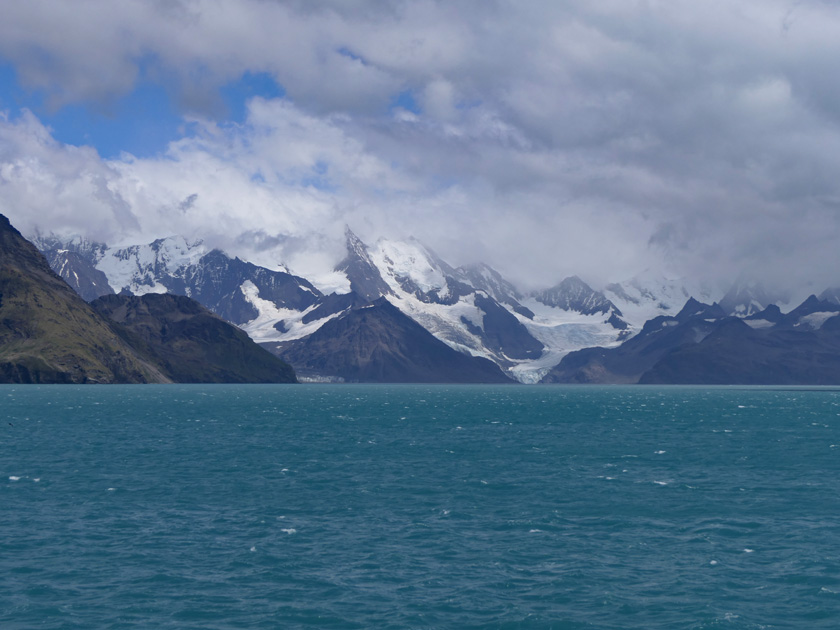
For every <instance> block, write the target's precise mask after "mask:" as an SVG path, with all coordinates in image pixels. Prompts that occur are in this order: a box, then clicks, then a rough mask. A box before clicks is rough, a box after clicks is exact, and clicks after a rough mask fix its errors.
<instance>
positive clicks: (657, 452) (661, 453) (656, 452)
mask: <svg viewBox="0 0 840 630" xmlns="http://www.w3.org/2000/svg"><path fill="white" fill-rule="evenodd" d="M665 452H666V451H655V452H654V453H653V454H654V455H664V454H665Z"/></svg>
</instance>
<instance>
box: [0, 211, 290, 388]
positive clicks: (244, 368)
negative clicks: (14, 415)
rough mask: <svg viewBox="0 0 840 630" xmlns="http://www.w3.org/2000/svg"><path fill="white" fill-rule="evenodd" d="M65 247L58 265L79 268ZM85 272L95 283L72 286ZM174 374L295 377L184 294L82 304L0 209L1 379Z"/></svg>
mask: <svg viewBox="0 0 840 630" xmlns="http://www.w3.org/2000/svg"><path fill="white" fill-rule="evenodd" d="M64 253H65V254H71V256H68V257H64V258H63V259H62V260H63V261H64V262H65V263H66V262H67V261H68V260H69V261H73V260H74V257H76V258H78V260H81V261H82V262H83V263H84V264H83V265H82V266H81V267H80V269H81V270H82V271H84V270H85V265H87V264H88V263H87V262H86V261H87V259H86V258H85V256H84V255H82V254H80V253H79V252H78V251H75V250H68V249H67V248H65V249H64ZM64 269H65V270H66V266H65V267H64ZM73 277H74V278H77V279H80V278H82V277H85V276H84V275H83V274H82V273H78V272H77V273H76V275H75V276H73ZM89 277H92V278H93V279H94V280H95V282H92V283H90V284H87V285H85V284H84V283H81V284H80V285H79V286H80V287H84V286H87V288H91V287H92V286H93V287H96V285H97V283H100V282H101V278H99V279H97V277H96V275H95V274H94V273H91V274H90V275H89ZM77 288H78V287H77ZM100 288H101V286H100ZM172 381H174V382H190V383H192V382H203V383H209V382H236V383H238V382H277V383H279V382H294V381H295V376H294V372H293V370H292V368H291V367H290V366H289V365H287V364H285V363H283V362H282V361H280V360H279V359H277V358H276V357H274V356H272V355H271V354H270V353H268V352H266V351H265V350H264V349H262V348H260V347H259V346H257V345H256V344H255V343H254V342H253V341H252V340H251V339H249V338H248V336H247V335H246V334H245V333H243V332H242V331H241V330H239V329H238V328H236V327H235V326H233V325H231V324H229V323H227V322H224V321H223V320H222V319H220V318H219V317H217V316H216V315H213V314H212V313H210V312H209V311H207V310H206V309H204V308H203V307H202V306H200V305H199V304H198V303H197V302H195V301H194V300H191V299H189V298H186V297H177V296H170V295H147V296H144V297H131V296H116V295H110V294H109V295H105V296H102V297H99V298H97V299H96V300H94V302H93V304H92V305H91V304H88V303H86V302H85V301H84V300H83V299H82V298H81V297H80V296H79V295H78V294H77V293H76V291H74V290H73V289H72V288H71V287H70V286H69V285H68V284H67V283H66V282H64V281H63V280H62V279H61V278H60V277H59V276H57V275H56V273H55V272H54V271H53V270H52V269H51V268H50V265H49V264H48V261H47V259H46V258H45V257H44V256H43V255H42V254H41V253H40V252H39V251H38V250H37V249H36V248H35V247H34V246H33V245H32V244H31V243H30V242H28V241H27V240H26V239H24V238H23V236H21V234H20V233H19V232H18V231H17V230H16V229H14V228H13V227H12V226H11V224H10V223H9V221H8V220H7V219H6V217H4V216H2V215H0V382H6V383H166V382H172Z"/></svg>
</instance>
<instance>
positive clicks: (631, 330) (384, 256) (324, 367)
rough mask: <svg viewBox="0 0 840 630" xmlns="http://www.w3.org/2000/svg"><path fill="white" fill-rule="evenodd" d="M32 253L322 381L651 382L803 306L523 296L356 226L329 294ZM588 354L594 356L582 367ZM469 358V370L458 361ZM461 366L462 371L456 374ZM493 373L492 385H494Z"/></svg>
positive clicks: (237, 275)
mask: <svg viewBox="0 0 840 630" xmlns="http://www.w3.org/2000/svg"><path fill="white" fill-rule="evenodd" d="M35 242H36V244H37V245H38V246H39V247H40V248H41V249H42V250H43V252H44V254H45V255H46V257H47V258H48V260H49V261H50V264H51V265H52V267H53V268H54V269H55V270H56V272H57V273H59V274H60V275H61V276H62V277H63V278H64V279H65V280H66V281H67V282H68V283H69V284H70V285H71V286H73V287H74V288H75V289H76V290H77V291H78V292H79V294H80V295H83V296H84V297H85V298H86V299H88V300H91V299H95V298H97V297H100V296H102V295H104V294H111V293H117V294H124V295H145V294H154V293H173V294H177V295H184V296H189V297H191V298H193V299H195V300H197V301H198V302H199V303H201V304H203V305H204V306H205V307H207V308H209V309H210V310H211V311H213V312H214V313H216V314H217V315H219V316H221V317H222V318H224V319H226V320H228V321H230V322H232V323H234V324H236V325H237V326H239V327H241V328H242V329H243V330H244V331H246V332H247V333H248V334H249V335H250V337H251V338H252V339H254V340H255V341H257V342H258V343H261V344H263V345H264V346H265V347H266V348H268V349H270V350H271V351H272V352H274V353H276V354H277V355H279V356H280V357H282V358H285V359H287V360H288V361H289V362H290V363H292V365H293V366H294V367H295V368H297V369H298V371H299V373H301V374H303V375H304V376H305V377H307V378H313V379H316V380H323V379H326V380H331V379H332V380H336V379H337V380H349V381H356V380H362V381H365V380H378V381H383V380H384V381H416V380H420V381H435V379H438V380H442V381H449V382H493V381H495V380H501V379H504V378H511V379H514V380H517V381H520V382H526V383H534V382H538V381H540V380H543V379H546V380H547V381H548V382H563V381H569V382H590V381H593V382H636V381H638V380H640V379H642V378H654V377H653V376H646V374H647V372H648V371H649V370H651V369H653V368H654V365H655V363H656V361H652V359H653V358H656V360H657V361H658V360H659V359H662V358H663V357H664V356H665V354H667V353H670V352H672V351H674V350H675V349H676V348H677V347H678V346H680V345H683V344H685V343H687V342H688V341H689V340H690V341H691V343H700V342H701V341H703V339H704V338H705V337H706V336H710V335H711V334H712V333H713V332H714V331H715V330H716V327H717V322H718V321H725V320H728V319H732V318H736V319H743V320H744V321H748V322H752V321H758V320H756V318H759V319H760V317H759V315H766V314H767V313H770V312H773V309H776V310H777V311H779V305H781V306H783V307H784V310H785V311H787V310H790V309H791V308H793V307H794V306H796V304H789V303H787V302H785V301H782V300H781V299H780V298H779V297H778V296H777V295H775V294H773V293H771V292H768V291H767V290H766V289H764V288H763V286H762V285H760V284H758V283H755V282H747V281H745V280H744V279H738V280H737V281H735V282H733V283H732V285H731V286H730V287H728V289H727V290H722V289H720V288H715V287H709V286H704V285H699V286H698V285H696V284H692V283H690V282H687V281H684V280H682V279H676V278H667V277H663V276H659V275H657V274H647V275H643V276H638V277H634V278H631V279H628V280H626V281H624V282H621V283H611V284H608V285H606V286H604V287H596V288H593V287H592V286H590V285H588V284H587V283H586V282H584V281H583V280H582V279H581V278H580V277H578V276H574V275H571V276H568V277H566V278H563V279H561V280H560V281H559V282H557V283H555V284H554V285H552V286H549V287H546V288H544V289H541V290H536V291H523V290H521V289H519V288H517V287H516V286H515V285H514V284H513V283H512V282H510V281H509V280H507V279H505V278H504V277H503V276H502V275H501V274H500V273H498V272H497V271H496V270H494V269H493V268H492V267H490V266H489V265H486V264H484V263H475V264H472V265H467V266H462V267H454V266H452V265H450V264H449V263H448V262H447V261H445V260H444V259H443V258H441V257H440V256H439V255H438V254H437V253H435V252H434V251H433V250H432V249H430V248H429V247H427V246H426V245H424V244H423V243H421V242H420V241H419V240H416V239H409V240H404V241H394V240H388V239H379V240H378V241H376V242H375V243H373V244H370V245H369V244H366V243H365V242H363V241H362V240H361V239H360V238H359V237H358V236H357V235H356V234H355V233H354V232H353V231H352V230H351V229H350V228H346V230H345V255H344V257H343V259H341V260H340V262H339V263H338V264H337V265H336V266H335V268H334V269H333V270H332V272H331V275H330V277H329V284H328V285H324V284H321V288H319V287H318V286H317V284H318V283H316V282H311V281H310V280H308V279H306V278H304V277H301V276H296V275H294V274H292V273H289V271H288V270H286V269H284V268H275V269H269V268H266V267H262V266H260V265H257V264H254V263H252V262H248V261H245V260H241V259H239V258H236V257H231V256H229V255H228V254H226V253H225V252H223V251H221V250H219V249H212V248H210V247H209V246H208V245H206V244H205V243H204V242H202V241H200V240H195V241H189V240H187V239H184V238H182V237H170V238H166V239H158V240H156V241H153V242H152V243H148V244H145V245H133V246H129V247H110V246H108V245H106V244H104V243H95V242H90V241H87V240H85V239H82V238H72V239H61V238H58V237H56V236H52V235H51V236H43V235H42V236H38V237H36V238H35ZM322 289H324V290H322ZM330 289H333V290H330ZM838 297H840V296H838V295H837V292H834V291H832V290H830V289H826V290H825V291H824V293H823V294H822V295H821V297H820V300H818V302H819V304H821V305H823V307H821V308H822V310H819V309H818V310H817V311H814V312H826V313H827V312H830V310H831V309H830V308H829V307H826V306H825V305H826V304H832V303H834V304H836V303H838ZM814 299H815V300H816V299H817V298H814ZM691 304H702V305H705V306H704V308H707V311H704V312H705V318H704V319H703V322H704V323H701V324H700V325H699V327H697V326H695V327H694V328H691V329H690V332H689V333H685V334H683V332H682V331H683V328H680V327H679V326H677V327H676V328H675V329H674V331H672V332H673V333H674V334H672V335H671V337H670V339H671V341H667V342H664V343H660V342H658V343H659V345H660V346H661V348H662V349H663V353H661V354H656V353H653V354H651V352H650V351H648V350H644V351H643V352H642V354H643V355H644V356H645V357H646V358H645V359H644V360H640V359H639V357H640V356H641V355H639V356H636V355H632V352H631V350H632V348H633V347H634V345H635V346H639V345H640V344H643V342H642V340H643V339H645V338H647V337H649V334H650V328H651V326H654V324H652V322H660V321H664V322H666V323H665V324H662V325H663V326H666V327H670V326H671V325H676V324H677V323H679V324H682V319H684V318H685V312H686V309H687V308H689V307H690V305H691ZM712 305H713V308H712ZM371 309H372V310H371ZM708 309H712V310H708ZM768 309H770V310H769V311H768ZM779 312H780V313H781V311H779ZM710 313H712V314H713V316H712V315H710ZM662 318H665V319H664V320H663V319H662ZM681 318H682V319H681ZM695 319H696V318H695ZM701 319H702V318H701ZM761 321H764V320H761ZM767 321H769V320H767ZM774 325H775V322H774ZM755 328H762V325H755ZM788 328H790V326H788ZM817 329H819V327H818V328H816V329H815V330H817ZM829 329H830V326H829ZM750 330H752V328H751V329H750ZM759 334H764V333H759ZM675 335H676V336H675ZM424 339H425V341H424ZM674 340H676V341H674ZM437 344H440V347H439V349H434V348H438V346H437ZM645 347H646V346H645ZM595 348H599V349H600V350H597V351H596V350H594V349H595ZM421 349H422V350H421ZM444 349H445V350H444ZM427 352H431V353H432V354H429V355H428V356H427ZM452 352H454V353H455V354H447V353H452ZM581 352H583V353H584V355H586V353H590V354H591V353H593V352H595V353H596V355H597V357H600V358H597V361H596V363H595V364H592V365H589V367H587V366H586V362H585V361H584V362H581V361H582V360H581V359H580V356H581V355H580V353H581ZM599 353H600V354H599ZM603 353H606V354H603ZM615 353H618V354H617V355H616V354H615ZM622 353H624V355H627V356H630V355H632V356H630V358H626V357H625V359H622V360H623V361H624V363H625V364H632V366H631V367H629V368H626V369H625V368H620V367H619V368H610V367H609V365H612V364H611V363H610V361H612V360H613V359H611V358H609V357H612V356H614V355H615V356H618V355H622ZM628 353H629V354H628ZM456 355H457V356H456ZM567 355H568V356H567ZM602 355H603V356H602ZM624 355H622V356H624ZM341 356H344V357H345V358H344V359H339V357H341ZM424 356H426V358H421V357H424ZM586 356H589V355H586ZM593 356H594V355H593ZM458 357H463V359H462V358H458ZM603 357H608V358H606V359H603ZM467 358H469V359H472V360H473V363H470V362H469V361H467V363H464V359H467ZM602 359H603V360H602ZM482 361H483V362H486V363H481V362H482ZM605 361H606V363H604V362H605ZM645 361H647V363H646V362H645ZM453 362H454V363H453ZM619 363H621V361H619ZM454 364H463V365H462V367H461V368H459V369H456V370H454V369H453V368H452V365H454ZM489 365H495V367H494V370H495V373H496V374H497V375H498V376H489V374H490V372H488V371H487V370H488V369H489V368H488V367H487V366H489ZM574 365H577V366H578V367H577V368H574V367H572V368H570V367H569V366H574ZM605 365H606V366H607V367H605ZM386 366H388V367H386ZM420 366H423V367H420ZM662 370H665V368H664V367H662V368H660V371H659V372H657V374H672V376H671V377H668V376H659V377H658V378H663V379H665V380H667V379H668V378H675V379H676V378H677V376H675V375H673V374H675V373H673V370H672V372H667V371H665V372H663V371H662ZM473 371H474V374H473ZM459 374H460V376H459ZM471 374H472V375H471ZM435 375H437V376H435ZM502 375H505V376H502ZM765 376H766V375H765ZM679 378H684V379H688V380H689V381H690V380H691V378H694V377H693V376H692V375H691V374H687V375H686V374H683V375H682V376H680V377H679ZM739 378H740V377H739Z"/></svg>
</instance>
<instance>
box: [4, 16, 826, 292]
mask: <svg viewBox="0 0 840 630" xmlns="http://www.w3.org/2000/svg"><path fill="white" fill-rule="evenodd" d="M838 60H840V4H838V3H835V2H829V1H828V0H824V1H821V0H801V1H793V0H704V1H703V2H697V1H696V0H692V1H683V0H662V1H659V0H646V1H645V0H596V1H593V0H580V1H578V0H566V1H564V0H546V1H541V0H530V1H529V0H516V1H514V0H459V1H455V0H448V1H439V2H436V1H432V0H412V1H398V0H356V1H343V0H289V1H280V0H274V1H273V0H182V1H178V0H121V1H120V2H113V0H75V1H74V2H55V1H54V0H27V1H26V2H6V3H4V6H3V16H2V19H0V212H2V213H3V214H6V215H7V216H9V218H10V219H11V220H12V221H13V223H15V224H16V225H17V226H18V227H20V229H21V230H23V231H24V232H26V233H31V232H33V231H34V230H35V229H40V230H42V231H44V232H49V231H56V232H62V233H70V232H77V233H80V234H83V235H86V236H88V237H90V238H95V239H101V240H106V241H108V242H111V243H117V242H121V243H130V242H141V241H144V240H150V239H151V238H154V237H159V236H165V235H168V234H175V233H179V234H185V235H187V236H200V237H203V238H205V239H207V240H208V241H209V242H212V243H214V244H219V245H222V246H224V247H226V248H227V249H228V250H229V251H232V252H233V253H243V254H244V253H247V252H249V251H256V250H261V252H262V254H261V256H262V257H261V258H260V260H261V261H262V262H270V261H272V260H277V261H279V260H281V259H282V260H283V261H284V262H286V263H287V264H289V265H290V266H291V267H292V269H293V270H295V271H298V272H301V273H305V272H307V271H309V270H310V269H311V270H313V271H318V270H324V269H327V268H329V267H330V266H331V265H332V264H333V263H334V262H335V261H336V260H337V258H339V257H340V256H341V254H342V251H341V249H342V236H341V233H342V231H343V227H344V224H345V223H347V224H349V225H350V226H351V227H352V228H353V229H354V230H355V231H356V232H357V233H358V234H359V235H360V236H361V237H362V238H363V239H365V240H367V241H369V242H372V241H374V240H375V239H376V238H377V237H379V236H389V237H406V236H410V235H414V236H417V237H418V238H420V239H421V240H422V241H424V242H426V243H428V244H429V245H431V246H432V247H433V248H435V249H436V250H437V251H438V253H439V254H441V255H442V256H443V257H444V258H446V259H448V260H449V261H450V262H452V263H453V264H456V265H457V264H462V263H467V262H471V261H476V260H484V261H486V262H488V263H490V264H491V265H493V266H495V267H496V268H498V269H499V270H500V271H502V272H503V273H504V274H506V275H507V276H509V277H510V278H511V279H513V280H514V281H518V282H520V283H523V284H526V285H529V286H539V285H548V284H552V283H554V282H557V281H559V280H560V279H562V278H563V277H565V276H566V275H571V274H579V275H580V276H582V277H583V278H584V279H586V280H588V281H590V282H591V283H593V284H600V283H603V282H607V281H618V280H623V279H626V278H627V277H629V276H632V275H634V274H636V273H639V272H642V271H643V270H645V269H648V268H654V269H659V268H662V269H667V270H668V272H669V273H678V274H686V275H688V276H692V277H694V278H700V279H721V278H722V279H727V278H733V279H734V278H735V277H737V276H739V275H741V274H746V275H747V276H748V277H752V278H757V279H764V280H766V279H768V278H770V279H775V283H776V284H779V285H784V284H791V283H801V282H804V281H806V280H810V281H813V282H814V283H815V286H816V288H820V289H821V288H823V287H824V286H827V285H840V271H839V270H838V268H839V266H838V263H839V262H840V247H838V244H840V214H838V213H840V70H838Z"/></svg>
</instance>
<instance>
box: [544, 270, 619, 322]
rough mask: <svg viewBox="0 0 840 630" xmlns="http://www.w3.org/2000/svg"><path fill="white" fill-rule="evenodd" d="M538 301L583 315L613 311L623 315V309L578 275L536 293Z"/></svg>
mask: <svg viewBox="0 0 840 630" xmlns="http://www.w3.org/2000/svg"><path fill="white" fill-rule="evenodd" d="M534 298H535V299H536V300H537V301H538V302H542V303H543V304H545V305H546V306H553V307H554V308H560V309H563V310H564V311H577V312H578V313H582V314H583V315H594V314H596V313H602V314H604V315H606V314H608V313H610V312H611V311H612V312H614V313H616V314H618V315H619V316H621V311H620V310H619V309H618V307H617V306H616V305H615V304H613V303H612V302H611V301H610V300H609V299H607V297H606V296H605V295H604V294H603V293H601V292H600V291H595V290H594V289H592V287H590V286H589V285H588V284H586V283H585V282H584V281H583V280H581V279H580V278H579V277H577V276H569V277H568V278H566V279H565V280H563V281H562V282H560V283H559V284H557V285H555V286H554V287H552V288H550V289H546V290H545V291H540V292H538V293H536V294H535V295H534Z"/></svg>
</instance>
